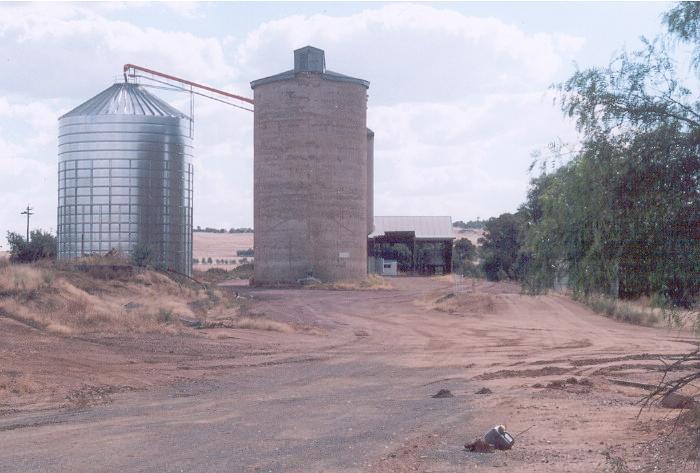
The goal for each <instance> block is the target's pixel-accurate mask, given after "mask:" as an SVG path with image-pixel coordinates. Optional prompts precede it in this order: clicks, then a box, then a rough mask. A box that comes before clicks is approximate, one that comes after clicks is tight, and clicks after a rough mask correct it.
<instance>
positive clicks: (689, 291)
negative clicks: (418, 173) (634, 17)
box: [522, 4, 700, 305]
mask: <svg viewBox="0 0 700 473" xmlns="http://www.w3.org/2000/svg"><path fill="white" fill-rule="evenodd" d="M666 21H667V24H668V25H669V30H670V32H671V33H672V34H676V35H677V36H678V37H679V38H680V39H683V40H689V41H694V42H695V44H697V38H698V34H697V31H698V27H697V25H698V24H699V23H698V7H697V4H693V5H690V4H681V5H679V6H677V7H674V9H672V10H671V12H670V13H669V14H668V15H667V16H666ZM664 39H665V38H660V39H657V40H654V41H645V46H644V48H643V49H642V50H640V51H637V52H633V53H626V52H623V53H621V54H619V55H618V56H617V57H616V58H614V59H613V60H612V61H611V63H610V64H609V65H608V66H607V67H603V68H589V69H584V70H579V71H576V72H575V73H574V74H573V75H572V76H571V78H569V79H568V80H567V81H566V82H564V83H563V84H561V85H559V86H558V90H559V93H560V104H561V106H562V111H563V112H564V113H565V114H566V115H568V116H570V117H572V118H574V119H575V120H576V123H577V126H578V129H579V131H580V132H581V136H582V141H581V147H580V149H579V150H578V151H577V152H575V153H574V154H573V156H572V157H571V159H570V160H569V161H568V162H567V163H566V164H564V165H563V166H561V167H560V168H559V169H557V170H556V171H555V172H553V173H550V174H543V175H541V176H539V177H538V178H536V179H533V181H532V183H531V188H530V192H529V194H528V200H527V202H526V203H525V204H524V206H523V208H522V210H523V214H524V215H526V217H527V224H526V229H527V231H526V235H527V237H526V241H525V251H524V252H523V254H527V255H528V262H527V271H526V275H525V278H524V280H525V283H526V285H528V287H529V288H530V289H532V290H541V289H542V288H546V287H551V286H552V285H553V283H554V281H555V280H556V279H557V274H558V273H561V272H565V273H566V274H567V276H568V283H569V285H570V287H572V288H573V289H574V290H575V291H579V292H583V293H591V292H602V293H609V294H612V295H615V296H622V297H636V296H639V295H660V296H663V298H664V299H666V300H671V301H673V302H674V303H676V304H681V305H688V304H690V303H692V301H693V300H694V299H695V298H696V297H697V295H698V292H699V290H700V153H699V152H698V149H700V103H699V102H698V101H697V100H696V98H695V96H694V95H693V94H692V93H691V91H690V89H689V88H688V87H686V86H684V85H683V84H682V81H681V80H680V78H679V76H678V74H677V73H676V70H675V67H676V66H675V61H674V59H673V57H672V55H671V54H670V53H669V50H668V46H667V43H666V42H665V41H664ZM696 54H697V51H696Z"/></svg>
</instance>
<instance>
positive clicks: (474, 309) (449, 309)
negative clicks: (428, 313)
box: [415, 292, 496, 314]
mask: <svg viewBox="0 0 700 473" xmlns="http://www.w3.org/2000/svg"><path fill="white" fill-rule="evenodd" d="M415 303H416V305H418V306H419V307H423V308H425V309H427V310H436V311H438V312H446V313H448V314H459V313H470V314H491V313H494V312H495V310H496V304H495V302H494V299H493V297H491V296H490V295H489V294H482V293H475V292H459V293H454V292H437V293H432V294H429V295H427V296H426V297H423V298H421V299H418V300H417V301H415Z"/></svg>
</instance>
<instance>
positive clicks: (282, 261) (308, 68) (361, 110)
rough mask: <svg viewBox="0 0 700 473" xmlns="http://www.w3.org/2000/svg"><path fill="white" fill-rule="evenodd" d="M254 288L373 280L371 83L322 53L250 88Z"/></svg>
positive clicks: (305, 53)
mask: <svg viewBox="0 0 700 473" xmlns="http://www.w3.org/2000/svg"><path fill="white" fill-rule="evenodd" d="M251 87H252V88H253V91H254V94H255V97H254V100H255V120H254V134H255V146H254V150H255V161H254V182H255V185H254V207H255V209H254V215H255V270H254V271H255V274H254V282H255V283H256V284H277V283H294V282H297V281H298V280H299V279H302V278H305V277H307V276H313V277H315V278H318V279H320V280H322V281H337V280H343V279H363V278H365V277H366V274H367V263H366V254H367V233H368V212H369V208H368V132H367V88H368V87H369V82H367V81H365V80H362V79H357V78H354V77H350V76H346V75H343V74H339V73H337V72H332V71H329V70H327V69H326V62H325V54H324V52H323V50H321V49H318V48H314V47H312V46H307V47H304V48H301V49H297V50H296V51H294V69H292V70H289V71H286V72H282V73H280V74H276V75H273V76H270V77H265V78H263V79H259V80H255V81H253V82H251Z"/></svg>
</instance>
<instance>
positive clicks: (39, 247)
mask: <svg viewBox="0 0 700 473" xmlns="http://www.w3.org/2000/svg"><path fill="white" fill-rule="evenodd" d="M7 241H8V243H9V244H10V261H12V262H16V263H29V262H32V261H37V260H40V259H46V258H55V257H56V237H55V236H53V235H52V234H50V233H49V232H44V231H43V230H40V229H39V230H32V231H31V233H29V242H27V240H26V239H25V238H24V237H22V235H20V234H18V233H14V232H7Z"/></svg>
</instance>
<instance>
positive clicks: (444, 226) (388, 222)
mask: <svg viewBox="0 0 700 473" xmlns="http://www.w3.org/2000/svg"><path fill="white" fill-rule="evenodd" d="M386 232H415V233H416V238H423V239H439V240H446V239H454V237H455V236H454V234H453V233H452V217H450V216H437V217H433V216H430V217H427V216H413V217H408V216H406V217H395V216H391V217H382V216H375V217H374V231H373V232H372V233H371V234H370V235H369V237H370V238H374V237H377V236H382V235H384V234H385V233H386Z"/></svg>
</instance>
